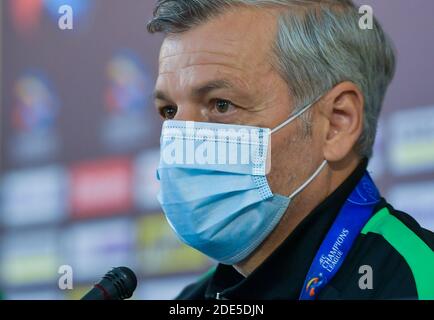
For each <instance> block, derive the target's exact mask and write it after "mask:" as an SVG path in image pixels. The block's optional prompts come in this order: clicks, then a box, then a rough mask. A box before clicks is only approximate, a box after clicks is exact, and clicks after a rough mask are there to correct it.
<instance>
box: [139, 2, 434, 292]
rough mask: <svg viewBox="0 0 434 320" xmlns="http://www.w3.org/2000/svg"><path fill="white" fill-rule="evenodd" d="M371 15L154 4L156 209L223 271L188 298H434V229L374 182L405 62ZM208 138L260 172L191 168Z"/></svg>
mask: <svg viewBox="0 0 434 320" xmlns="http://www.w3.org/2000/svg"><path fill="white" fill-rule="evenodd" d="M360 17H361V16H360V15H359V14H358V10H357V9H356V7H355V6H354V4H353V3H352V2H351V1H350V0H323V1H320V0H304V1H303V0H194V1H192V0H160V1H158V3H157V7H156V10H155V12H154V18H153V19H152V21H151V22H150V23H149V25H148V30H149V31H150V32H151V33H155V32H163V33H164V34H165V35H166V38H165V40H164V43H163V45H162V48H161V53H160V63H159V76H158V80H157V83H156V91H155V103H156V106H157V109H158V111H159V113H160V114H161V116H162V117H163V118H164V119H165V120H167V121H166V122H165V125H164V128H163V134H162V160H161V163H160V167H159V170H158V176H159V179H160V182H161V194H160V196H159V200H160V202H161V204H162V207H163V210H164V212H165V214H166V217H167V219H168V221H169V223H170V225H171V226H172V228H173V229H174V231H175V232H176V233H177V235H178V236H179V237H180V239H181V240H183V241H184V242H185V243H187V244H189V245H190V246H192V247H194V248H196V249H197V250H199V251H201V252H203V253H204V254H206V255H208V256H210V257H211V258H213V259H215V260H217V261H218V262H220V263H219V264H218V266H217V267H216V268H215V269H212V270H211V271H210V272H209V273H207V274H206V275H205V276H204V277H202V278H201V279H200V280H199V281H198V282H197V283H195V284H192V285H190V286H188V287H187V288H186V289H185V290H184V291H183V292H182V293H181V294H180V296H179V297H178V298H179V299H433V298H434V254H433V251H432V248H433V247H434V235H433V233H431V232H430V231H427V230H424V229H422V228H421V227H420V226H419V225H418V224H417V222H416V221H415V220H414V219H412V218H411V217H410V216H409V215H407V214H405V213H402V212H399V211H396V210H395V209H394V208H393V207H392V206H390V205H389V204H388V203H387V202H386V201H385V200H384V199H383V198H381V197H380V196H379V194H378V192H377V190H376V187H375V185H374V183H373V182H372V180H371V179H370V177H369V175H368V174H367V173H366V167H367V164H368V159H369V158H370V157H371V155H372V147H373V143H374V140H375V134H376V127H377V120H378V117H379V114H380V110H381V106H382V102H383V98H384V95H385V92H386V89H387V87H388V85H389V83H390V82H391V80H392V78H393V75H394V70H395V57H394V52H393V48H392V45H391V44H390V42H389V40H388V38H387V37H386V35H385V34H384V32H383V30H382V28H381V26H380V25H379V24H378V22H377V21H375V24H374V27H373V29H372V30H362V29H360V28H359V19H360ZM172 120H175V121H172ZM266 128H269V129H266ZM189 130H190V131H189ZM219 130H220V131H225V130H226V132H229V131H231V130H232V131H231V132H237V130H247V131H248V132H255V133H256V134H258V137H259V138H258V137H256V138H255V139H253V138H252V137H251V138H250V140H248V139H243V138H240V137H238V138H237V139H238V140H237V139H234V140H231V138H230V137H229V138H227V137H225V138H224V139H221V138H219V137H220V136H219V134H220V133H217V132H220V131H219ZM249 130H250V131H249ZM247 131H245V132H247ZM204 132H207V134H204ZM209 132H211V133H209ZM213 133H215V134H216V135H217V138H216V137H215V136H212V134H213ZM205 136H206V137H205ZM178 142H180V143H183V144H178ZM190 142H191V143H193V144H192V145H191V146H190V151H188V148H189V147H188V144H189V143H190ZM205 142H213V143H214V142H215V143H221V144H222V145H223V146H224V147H225V148H226V147H229V148H230V147H231V146H235V148H237V147H240V146H241V147H243V146H244V145H247V146H248V147H251V148H252V150H253V151H252V155H254V156H253V159H254V161H253V162H252V163H253V164H252V163H250V164H245V163H243V164H241V165H240V164H239V163H237V165H233V164H232V163H229V164H228V163H225V162H224V161H223V162H222V164H220V162H219V163H217V164H216V162H213V161H211V160H209V158H206V159H205V160H204V159H202V160H201V161H199V160H197V159H193V158H192V159H190V160H191V162H189V160H186V159H187V158H188V157H189V156H190V155H191V153H194V152H196V153H195V154H199V153H200V152H198V150H199V148H204V147H203V145H202V144H205ZM201 143H202V144H201ZM175 144H176V145H178V146H182V148H184V149H183V151H184V153H182V155H181V156H179V158H176V159H174V158H173V157H172V158H171V156H173V155H174V150H175V149H174V146H175ZM186 146H187V147H186ZM167 150H169V151H167ZM201 150H202V149H201ZM210 150H211V149H209V150H208V149H207V152H204V154H205V156H209V155H210V154H211V151H210ZM218 150H220V149H218ZM225 150H226V149H225ZM270 150H271V151H270ZM202 151H203V150H202ZM213 152H214V151H213ZM175 153H176V152H175ZM241 154H243V155H244V154H245V153H243V152H241ZM176 157H178V156H176ZM178 160H179V161H178ZM183 161H184V162H183ZM219 164H220V166H219ZM268 167H269V168H268Z"/></svg>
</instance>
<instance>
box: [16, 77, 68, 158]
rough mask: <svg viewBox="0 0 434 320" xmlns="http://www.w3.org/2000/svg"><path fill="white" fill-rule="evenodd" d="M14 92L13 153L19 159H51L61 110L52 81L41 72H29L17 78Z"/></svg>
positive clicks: (56, 139) (56, 144)
mask: <svg viewBox="0 0 434 320" xmlns="http://www.w3.org/2000/svg"><path fill="white" fill-rule="evenodd" d="M14 95H15V97H14V103H13V108H12V114H11V118H12V119H11V120H12V121H11V126H12V130H13V133H14V134H13V136H12V137H11V143H10V145H9V152H10V155H11V156H12V158H13V159H14V161H18V162H27V161H42V160H47V159H49V158H51V157H52V156H53V155H54V154H55V153H56V150H57V148H58V138H57V134H56V130H57V128H56V127H57V125H56V124H57V119H58V116H59V111H60V101H59V99H58V97H57V95H56V94H55V91H54V89H53V87H52V84H51V82H50V81H49V79H48V78H47V77H46V76H45V74H44V73H42V72H38V71H31V72H30V71H29V72H26V73H24V74H23V75H22V76H21V77H19V78H18V79H17V81H16V83H15V86H14Z"/></svg>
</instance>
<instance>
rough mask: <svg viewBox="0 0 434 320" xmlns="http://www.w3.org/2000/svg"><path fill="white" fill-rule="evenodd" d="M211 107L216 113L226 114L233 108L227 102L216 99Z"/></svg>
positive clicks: (231, 104) (232, 105)
mask: <svg viewBox="0 0 434 320" xmlns="http://www.w3.org/2000/svg"><path fill="white" fill-rule="evenodd" d="M213 107H214V108H215V109H216V111H217V112H218V113H227V112H229V111H230V110H231V109H232V108H233V107H235V106H234V104H233V103H232V102H230V101H228V100H222V99H216V100H214V101H213Z"/></svg>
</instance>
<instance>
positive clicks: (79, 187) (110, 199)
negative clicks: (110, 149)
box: [70, 158, 133, 218]
mask: <svg viewBox="0 0 434 320" xmlns="http://www.w3.org/2000/svg"><path fill="white" fill-rule="evenodd" d="M70 180H71V186H70V188H71V191H70V197H71V198H70V206H71V214H72V217H74V218H89V217H97V216H109V215H113V214H121V215H125V214H129V213H130V210H131V208H132V194H133V192H132V184H133V181H132V164H131V161H130V159H128V158H119V159H116V158H115V159H103V160H100V161H93V162H87V163H82V164H78V165H75V166H73V167H72V168H71V173H70Z"/></svg>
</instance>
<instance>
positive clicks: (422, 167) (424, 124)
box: [388, 106, 434, 175]
mask: <svg viewBox="0 0 434 320" xmlns="http://www.w3.org/2000/svg"><path fill="white" fill-rule="evenodd" d="M388 137H389V141H388V142H389V143H390V146H389V149H388V162H389V164H390V165H389V168H390V170H391V172H392V173H393V174H394V175H408V174H416V173H426V172H432V170H433V169H434V106H427V107H419V108H412V109H409V110H403V111H397V112H396V113H395V114H393V115H392V116H391V119H390V122H389V130H388Z"/></svg>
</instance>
